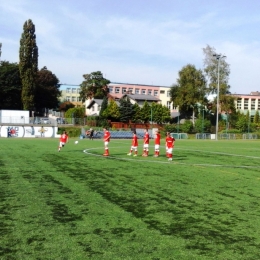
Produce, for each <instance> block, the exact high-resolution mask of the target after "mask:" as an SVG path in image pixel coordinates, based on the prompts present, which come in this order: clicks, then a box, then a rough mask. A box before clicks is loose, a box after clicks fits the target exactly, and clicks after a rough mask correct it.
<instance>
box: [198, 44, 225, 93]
mask: <svg viewBox="0 0 260 260" xmlns="http://www.w3.org/2000/svg"><path fill="white" fill-rule="evenodd" d="M202 50H203V53H204V56H205V58H204V61H203V62H204V72H205V73H206V76H207V79H208V83H209V84H208V91H209V93H212V94H214V93H217V87H218V62H219V93H220V96H221V95H223V94H227V93H230V92H229V90H230V86H229V85H228V80H229V74H230V66H229V64H228V63H227V62H226V58H225V57H223V58H221V59H220V60H219V61H218V60H217V59H216V57H214V54H216V49H215V48H214V47H211V46H209V45H207V46H206V47H205V48H203V49H202Z"/></svg>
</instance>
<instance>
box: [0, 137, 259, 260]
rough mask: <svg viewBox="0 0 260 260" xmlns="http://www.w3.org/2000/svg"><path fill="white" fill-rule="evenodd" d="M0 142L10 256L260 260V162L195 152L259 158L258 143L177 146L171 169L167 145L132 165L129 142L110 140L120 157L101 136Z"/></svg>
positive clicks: (5, 245)
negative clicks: (106, 150) (62, 142)
mask: <svg viewBox="0 0 260 260" xmlns="http://www.w3.org/2000/svg"><path fill="white" fill-rule="evenodd" d="M0 142H1V145H0V162H1V168H0V178H1V182H0V195H1V201H0V212H2V213H3V214H0V219H1V223H4V225H3V227H7V229H6V230H4V229H0V231H1V232H3V236H1V244H2V245H1V246H2V249H3V250H1V249H0V258H2V259H95V260H96V259H113V260H114V259H258V258H260V254H259V244H260V231H259V230H258V229H257V228H256V227H257V226H258V225H259V224H260V223H259V219H260V210H259V208H260V207H259V206H260V205H259V198H260V196H259V182H258V179H257V178H259V176H260V171H259V167H258V168H257V163H258V161H257V160H255V159H253V158H248V157H247V158H244V157H237V156H236V157H233V156H228V155H221V154H210V153H209V152H208V154H207V153H200V152H196V151H193V150H205V151H212V152H217V153H219V152H221V149H222V150H223V151H225V153H228V154H237V153H239V154H244V155H245V156H254V157H257V156H259V153H258V151H257V147H258V145H259V143H258V142H233V141H232V146H230V142H217V143H215V142H214V143H213V142H207V141H206V142H204V141H203V142H201V141H190V140H186V141H178V142H176V149H175V151H174V160H175V161H174V162H172V165H170V164H169V163H168V162H167V161H166V158H165V154H164V152H165V151H164V148H163V144H162V151H161V156H160V157H159V158H152V157H151V156H149V157H148V158H142V157H138V158H135V160H134V161H131V160H128V159H131V158H129V157H127V156H126V153H127V152H128V149H129V147H130V140H122V141H118V140H112V141H111V156H112V157H115V158H116V159H107V158H101V156H100V155H102V153H103V143H102V141H101V140H99V141H97V140H95V141H89V140H79V143H78V144H77V145H75V144H74V142H73V139H71V141H70V143H69V144H67V145H66V146H65V147H64V149H62V150H61V152H60V153H58V152H57V140H53V139H38V140H36V139H33V140H21V139H1V138H0ZM241 145H243V148H245V149H243V152H241V151H240V149H239V148H240V147H241ZM246 148H248V149H246ZM249 148H252V150H249ZM86 149H93V150H88V152H90V153H91V154H94V155H95V156H93V155H90V154H87V155H86V154H85V153H83V152H82V151H83V150H86ZM182 149H185V150H182ZM255 149H256V150H255ZM150 150H151V152H152V151H153V147H152V145H151V149H150ZM252 151H254V152H252ZM117 159H120V160H117ZM125 159H127V161H126V160H125ZM151 162H154V163H151ZM158 162H159V163H158ZM175 162H177V163H175ZM213 162H214V163H213ZM195 164H199V165H197V166H195ZM212 164H217V165H222V166H221V168H220V167H212V166H210V165H212ZM227 164H229V165H230V166H231V167H226V165H227ZM243 165H244V166H247V168H241V167H240V168H235V167H237V166H243ZM224 167H226V169H224ZM249 167H253V168H249ZM227 169H228V170H227ZM1 191H3V192H2V193H1ZM2 198H3V199H2ZM8 225H9V226H8Z"/></svg>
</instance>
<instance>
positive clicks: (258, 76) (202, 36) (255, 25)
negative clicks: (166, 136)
mask: <svg viewBox="0 0 260 260" xmlns="http://www.w3.org/2000/svg"><path fill="white" fill-rule="evenodd" d="M28 19H31V20H32V21H33V23H34V24H35V27H36V36H37V45H38V48H39V69H41V68H42V67H43V66H46V67H47V68H48V69H49V70H51V71H52V72H53V73H54V74H56V76H57V77H58V78H59V80H60V82H61V83H64V84H75V85H77V84H80V83H81V82H82V81H83V77H82V75H83V74H86V73H91V72H93V71H98V70H99V71H101V72H102V73H103V75H104V76H105V77H106V78H107V79H109V80H110V81H111V82H121V83H133V84H147V85H150V84H152V85H158V86H171V85H172V84H174V83H175V82H176V79H177V77H178V72H179V71H180V70H181V69H182V67H184V66H186V65H187V64H193V65H195V66H196V68H197V69H203V59H204V55H203V52H202V48H205V47H206V45H207V44H208V45H210V46H211V47H214V48H215V49H216V51H217V53H221V54H224V55H226V56H227V59H226V61H227V63H229V64H230V69H231V74H230V79H229V84H230V85H231V92H232V93H240V94H246V93H250V92H251V91H257V90H258V91H260V71H259V70H260V1H259V0H247V1H246V0H218V1H215V0H73V1H72V0H44V1H40V0H0V42H1V43H2V45H3V46H2V55H1V60H7V61H10V62H19V41H20V37H21V33H22V31H23V24H24V22H25V21H26V20H28Z"/></svg>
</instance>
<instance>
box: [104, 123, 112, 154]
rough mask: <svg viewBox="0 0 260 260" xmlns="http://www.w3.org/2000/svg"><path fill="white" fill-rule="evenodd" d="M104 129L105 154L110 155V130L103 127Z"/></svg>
mask: <svg viewBox="0 0 260 260" xmlns="http://www.w3.org/2000/svg"><path fill="white" fill-rule="evenodd" d="M103 131H104V138H103V140H104V146H105V153H104V154H103V155H104V156H109V150H108V144H109V142H110V137H111V135H110V132H109V131H108V130H107V128H106V127H105V128H103Z"/></svg>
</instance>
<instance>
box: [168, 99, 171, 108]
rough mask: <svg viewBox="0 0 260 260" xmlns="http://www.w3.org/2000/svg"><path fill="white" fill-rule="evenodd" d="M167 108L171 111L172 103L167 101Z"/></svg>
mask: <svg viewBox="0 0 260 260" xmlns="http://www.w3.org/2000/svg"><path fill="white" fill-rule="evenodd" d="M167 108H168V109H171V102H170V101H167Z"/></svg>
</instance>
